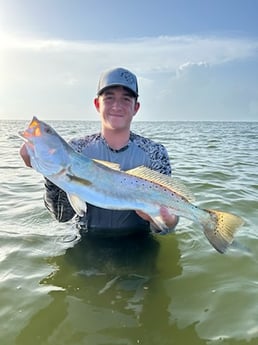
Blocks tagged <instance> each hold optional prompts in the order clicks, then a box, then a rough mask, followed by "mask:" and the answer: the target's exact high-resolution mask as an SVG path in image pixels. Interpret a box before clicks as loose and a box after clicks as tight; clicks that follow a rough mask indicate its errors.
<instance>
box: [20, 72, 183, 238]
mask: <svg viewBox="0 0 258 345" xmlns="http://www.w3.org/2000/svg"><path fill="white" fill-rule="evenodd" d="M94 104H95V107H96V110H97V111H98V113H99V115H100V119H101V132H100V133H97V134H93V135H89V136H86V137H83V138H76V139H73V140H71V141H70V144H71V146H72V147H73V148H74V149H75V150H76V151H77V152H80V153H82V154H83V155H85V156H87V157H89V158H92V159H98V160H105V161H109V162H113V163H118V164H119V165H120V168H121V170H129V169H133V168H135V167H137V166H141V165H144V166H146V167H149V168H150V169H153V170H157V171H159V172H161V173H163V174H167V175H170V174H171V167H170V163H169V158H168V154H167V151H166V149H165V147H164V146H163V145H161V144H158V143H155V142H154V141H152V140H150V139H148V138H144V137H142V136H139V135H137V134H135V133H133V132H131V130H130V126H131V122H132V120H133V117H134V116H135V115H136V114H137V112H138V110H139V108H140V103H139V102H138V83H137V78H136V76H135V75H134V74H133V73H131V72H130V71H128V70H127V69H124V68H115V69H112V70H108V71H106V72H104V73H103V74H102V75H101V77H100V80H99V84H98V89H97V97H96V98H95V99H94ZM20 154H21V156H22V158H23V160H24V162H25V164H26V165H28V166H30V161H29V156H28V153H27V151H26V147H25V146H24V145H23V146H22V148H21V151H20ZM45 187H46V193H45V199H44V200H45V205H46V207H47V208H48V210H49V211H50V212H51V213H52V214H53V215H54V216H55V218H56V219H57V220H58V221H60V222H66V221H68V220H70V219H72V218H73V217H74V215H75V212H74V210H73V209H72V207H71V205H70V203H69V201H68V199H67V196H66V193H65V192H64V191H62V190H61V189H60V188H58V187H57V186H55V185H54V184H53V183H51V182H50V181H49V180H47V179H46V183H45ZM160 214H161V217H162V218H163V220H164V222H165V223H166V224H167V226H168V227H169V228H170V229H171V230H172V229H174V227H175V226H176V224H177V222H178V217H177V216H173V215H170V214H169V213H168V211H167V209H166V208H164V207H161V209H160ZM76 220H77V225H78V227H79V228H80V229H81V233H85V232H86V233H94V234H100V235H104V236H118V235H129V234H133V233H138V232H146V231H147V232H148V231H150V230H152V231H158V229H156V228H155V225H154V224H152V222H151V219H150V217H149V216H148V215H146V214H144V213H143V212H139V211H130V210H129V211H119V210H107V209H103V208H99V207H96V206H94V205H90V204H87V212H86V214H85V216H83V217H78V216H77V219H76Z"/></svg>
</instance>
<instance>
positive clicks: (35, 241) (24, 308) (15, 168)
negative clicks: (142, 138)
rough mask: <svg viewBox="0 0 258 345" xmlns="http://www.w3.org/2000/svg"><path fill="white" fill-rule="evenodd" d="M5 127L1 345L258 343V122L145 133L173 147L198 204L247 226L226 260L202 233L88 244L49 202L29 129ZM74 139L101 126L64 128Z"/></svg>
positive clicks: (186, 125) (187, 225) (182, 230)
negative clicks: (25, 150) (28, 156)
mask: <svg viewBox="0 0 258 345" xmlns="http://www.w3.org/2000/svg"><path fill="white" fill-rule="evenodd" d="M26 124H27V122H24V121H1V128H0V142H1V162H0V181H1V184H0V193H1V199H0V240H1V242H0V243H1V251H0V282H1V284H0V305H1V309H0V325H1V332H0V343H1V344H3V345H5V344H19V345H32V344H33V345H34V344H49V345H50V344H51V345H59V344H60V345H61V344H62V345H64V344H65V345H77V344H78V345H81V344H90V345H102V344H103V345H104V344H105V345H106V344H110V345H111V344H112V345H114V344H119V345H124V344H125V345H131V344H146V345H147V344H148V345H151V344H155V345H156V344H161V345H166V344H169V345H171V344H177V345H178V344H192V345H195V344H198V345H199V344H207V345H210V344H212V345H215V344H216V345H217V344H223V345H226V344H227V345H243V344H247V343H248V344H251V345H253V344H255V345H256V344H257V342H258V307H257V301H258V278H257V262H258V254H257V250H256V248H257V243H258V236H257V233H258V232H257V223H258V219H257V218H258V217H257V208H258V198H257V196H258V183H257V181H258V123H215V122H203V123H201V122H198V123H195V122H169V123H168V122H166V123H165V122H160V123H143V122H142V123H135V124H134V130H135V131H136V132H138V133H139V134H143V135H146V136H148V137H151V138H153V139H154V140H157V141H159V142H162V143H163V144H165V145H166V147H167V149H168V152H169V155H170V158H171V162H172V165H173V169H174V175H175V176H178V177H180V178H181V179H182V180H183V181H184V182H185V183H186V184H187V185H188V186H189V188H190V189H191V191H192V192H193V193H194V194H195V197H196V204H197V205H198V206H201V207H205V208H215V209H221V210H224V211H229V212H233V213H235V214H237V215H239V216H241V217H243V218H244V220H245V225H244V226H242V227H241V229H240V230H239V232H238V233H237V234H236V241H237V244H238V246H235V247H234V248H232V249H230V250H229V251H228V252H227V254H225V255H221V254H219V253H217V252H216V251H215V250H214V249H213V248H212V247H211V246H210V244H209V243H208V242H207V240H206V238H205V236H204V235H203V233H202V232H201V231H200V228H199V227H198V226H197V225H195V224H192V223H191V222H189V221H186V220H184V219H181V220H180V223H179V225H178V231H177V232H176V234H171V235H167V236H163V237H161V236H156V237H151V236H149V237H145V238H141V239H139V238H138V239H136V238H131V239H128V240H127V241H124V240H122V239H117V240H113V241H111V240H100V239H99V240H94V239H90V238H83V239H80V238H79V237H78V233H77V231H76V229H75V228H74V226H73V224H72V223H66V224H58V223H57V222H56V221H54V220H53V219H52V218H51V217H50V215H49V214H48V212H47V211H46V210H45V208H44V206H43V201H42V194H43V183H42V182H43V179H42V177H41V176H40V175H39V174H37V173H36V172H34V171H32V170H31V169H28V168H26V167H24V166H23V163H22V161H21V159H20V157H19V155H18V151H19V147H20V145H21V140H20V139H19V138H18V137H17V135H16V134H17V131H18V130H22V129H24V128H25V126H26ZM52 124H53V125H54V127H55V128H56V129H57V130H58V132H60V133H61V134H62V135H63V136H64V137H65V138H67V139H68V138H70V137H71V136H76V135H81V134H87V133H92V132H94V131H97V130H98V126H99V125H98V124H97V123H90V122H76V123H71V122H53V123H52Z"/></svg>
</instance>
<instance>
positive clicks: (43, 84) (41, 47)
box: [0, 34, 258, 119]
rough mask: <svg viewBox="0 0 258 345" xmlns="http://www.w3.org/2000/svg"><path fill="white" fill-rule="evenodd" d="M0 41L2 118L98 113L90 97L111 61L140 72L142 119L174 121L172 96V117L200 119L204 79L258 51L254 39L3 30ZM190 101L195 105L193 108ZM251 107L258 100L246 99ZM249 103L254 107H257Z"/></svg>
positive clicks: (75, 116) (79, 116) (57, 116)
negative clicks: (102, 38) (96, 37)
mask: <svg viewBox="0 0 258 345" xmlns="http://www.w3.org/2000/svg"><path fill="white" fill-rule="evenodd" d="M0 39H1V45H0V54H1V56H2V59H3V60H2V61H0V75H1V83H2V84H1V85H0V90H1V93H2V100H1V107H2V109H1V113H0V116H2V117H7V116H13V117H18V116H20V117H26V118H27V117H28V118H29V117H30V116H31V113H32V112H33V114H34V113H35V112H36V113H39V112H40V113H41V112H44V113H45V114H46V115H45V117H47V116H49V117H52V118H53V117H55V118H64V117H66V118H83V117H84V116H85V114H86V112H87V113H88V114H90V115H89V116H92V118H95V114H94V109H93V107H92V98H93V97H94V96H95V89H96V85H97V79H98V76H99V73H100V72H101V71H102V70H104V69H106V68H109V67H113V66H125V67H128V68H129V69H131V70H132V71H134V72H135V73H136V74H137V75H138V77H139V84H140V96H141V100H142V102H143V104H144V105H143V107H142V110H141V116H142V117H141V118H142V119H156V115H155V114H154V111H155V112H157V111H159V112H162V114H163V118H170V117H169V116H166V113H167V111H168V110H167V109H166V108H165V105H164V102H167V99H168V98H169V99H170V103H171V106H170V108H171V109H173V112H174V113H175V115H176V114H178V113H180V112H185V111H187V112H191V113H192V115H193V114H194V116H197V115H198V113H200V112H201V111H203V112H204V111H207V107H208V106H209V104H207V99H209V97H206V102H205V101H203V107H206V108H205V109H202V104H201V102H197V100H196V97H197V95H198V92H204V90H203V85H204V84H207V83H208V84H210V82H211V79H210V73H211V71H213V73H214V68H218V67H219V66H224V65H229V66H230V65H231V64H232V63H235V62H237V61H245V60H246V61H248V59H252V58H253V57H254V56H257V51H258V41H256V40H245V39H236V38H219V37H197V36H178V37H169V36H168V37H167V36H162V37H153V38H151V37H147V38H141V39H135V40H133V39H132V40H123V41H111V42H98V41H87V42H84V41H65V40H56V39H53V40H49V39H48V40H44V39H35V38H24V37H22V38H21V37H18V36H16V37H14V36H10V35H4V34H2V35H1V37H0ZM236 73H237V71H236ZM217 86H219V85H216V83H213V84H212V87H211V88H210V92H215V93H216V90H214V88H216V87H217ZM231 87H232V85H231ZM194 88H195V89H194ZM193 90H194V92H193ZM187 92H188V95H187ZM207 92H208V90H206V93H207ZM191 93H192V94H193V93H194V96H195V98H193V97H192V95H191ZM186 98H187V103H188V104H189V107H187V109H186V105H185V104H184V103H186ZM210 98H211V101H212V97H211V96H210ZM155 100H156V104H153V103H154V102H153V101H155ZM160 102H162V104H160ZM191 103H192V104H193V105H195V107H196V108H195V109H192V110H191V109H190V108H191V107H190V104H191ZM249 104H254V103H251V101H250V100H249ZM144 107H145V108H144ZM251 108H252V112H253V109H255V108H256V107H254V106H252V107H251ZM190 110H191V111H190ZM170 111H171V112H172V110H170ZM19 114H20V115H19ZM47 114H49V115H47ZM180 116H181V115H180V114H179V117H180Z"/></svg>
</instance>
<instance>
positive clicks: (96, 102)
mask: <svg viewBox="0 0 258 345" xmlns="http://www.w3.org/2000/svg"><path fill="white" fill-rule="evenodd" d="M94 105H95V108H96V109H97V111H99V99H98V97H96V98H94Z"/></svg>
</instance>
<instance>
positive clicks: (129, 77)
mask: <svg viewBox="0 0 258 345" xmlns="http://www.w3.org/2000/svg"><path fill="white" fill-rule="evenodd" d="M120 76H121V78H123V79H124V80H125V81H126V82H127V83H128V84H134V83H135V81H134V77H133V75H132V74H131V73H130V72H126V71H123V72H121V73H120Z"/></svg>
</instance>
